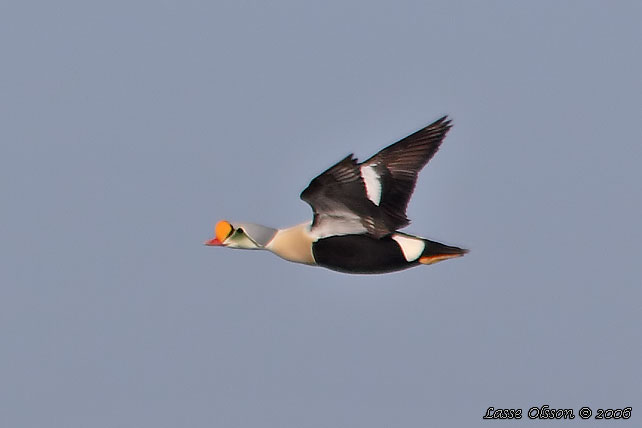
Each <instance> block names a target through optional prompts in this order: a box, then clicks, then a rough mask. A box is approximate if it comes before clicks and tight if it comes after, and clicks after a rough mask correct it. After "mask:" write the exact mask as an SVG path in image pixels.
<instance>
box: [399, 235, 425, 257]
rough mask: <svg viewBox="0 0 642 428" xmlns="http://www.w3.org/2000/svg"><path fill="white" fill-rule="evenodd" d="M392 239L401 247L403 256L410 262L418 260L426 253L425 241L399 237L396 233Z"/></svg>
mask: <svg viewBox="0 0 642 428" xmlns="http://www.w3.org/2000/svg"><path fill="white" fill-rule="evenodd" d="M392 239H394V240H395V241H397V244H399V246H400V247H401V252H402V253H403V256H404V257H405V258H406V261H408V262H412V261H415V260H417V259H418V258H419V256H421V253H423V252H424V248H426V244H424V241H422V240H421V239H419V238H411V237H409V236H404V235H398V234H396V233H395V234H394V235H392Z"/></svg>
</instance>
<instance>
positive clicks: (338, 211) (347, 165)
mask: <svg viewBox="0 0 642 428" xmlns="http://www.w3.org/2000/svg"><path fill="white" fill-rule="evenodd" d="M301 199H303V200H304V201H305V202H307V203H308V204H310V206H311V207H312V210H313V211H314V221H313V222H312V228H313V230H314V232H315V234H316V235H318V236H320V237H322V236H327V235H347V234H360V233H369V234H372V235H375V236H384V235H386V234H387V233H389V231H388V229H387V228H386V227H385V225H384V224H383V223H382V221H381V219H380V218H378V217H380V212H379V211H380V210H379V209H378V207H377V206H376V205H375V204H373V203H372V201H370V200H369V199H368V198H367V197H366V188H365V184H364V181H363V177H362V176H361V170H360V168H359V165H357V161H356V159H354V157H353V156H352V155H349V156H347V157H345V158H344V159H343V160H341V161H340V162H338V163H337V164H336V165H334V166H332V167H331V168H329V169H328V170H327V171H325V172H323V173H321V174H320V175H319V176H318V177H316V178H315V179H313V180H312V181H311V182H310V185H309V186H308V187H307V188H306V189H305V190H304V191H303V192H302V193H301Z"/></svg>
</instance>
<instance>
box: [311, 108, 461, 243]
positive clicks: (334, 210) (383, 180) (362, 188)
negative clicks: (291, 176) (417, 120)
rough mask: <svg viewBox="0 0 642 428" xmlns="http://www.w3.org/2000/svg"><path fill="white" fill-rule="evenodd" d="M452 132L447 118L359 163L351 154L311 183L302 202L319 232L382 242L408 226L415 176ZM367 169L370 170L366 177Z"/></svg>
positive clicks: (322, 234) (316, 230) (319, 233)
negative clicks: (354, 235) (407, 212)
mask: <svg viewBox="0 0 642 428" xmlns="http://www.w3.org/2000/svg"><path fill="white" fill-rule="evenodd" d="M449 129H450V121H449V120H447V118H446V116H444V117H442V118H441V119H439V120H437V121H436V122H434V123H432V124H430V125H428V126H427V127H425V128H423V129H421V130H419V131H417V132H415V133H414V134H412V135H410V136H408V137H406V138H404V139H402V140H400V141H398V142H396V143H394V144H392V145H390V146H388V147H386V148H385V149H383V150H381V151H380V152H379V153H377V154H376V155H374V156H372V157H371V158H370V159H368V160H367V161H365V162H363V163H361V164H357V161H356V159H354V158H353V156H352V155H349V156H347V157H346V158H344V159H343V160H341V161H340V162H338V163H337V164H336V165H334V166H332V167H331V168H329V169H328V170H327V171H325V172H323V173H322V174H320V175H319V176H318V177H316V178H315V179H313V180H312V181H311V182H310V185H309V186H308V187H307V188H306V189H305V190H304V191H303V192H302V193H301V199H303V200H304V201H305V202H307V203H308V204H310V206H311V207H312V210H313V211H314V221H313V223H312V227H313V230H314V231H315V233H316V234H317V235H319V236H330V235H343V234H361V233H368V234H370V235H373V236H375V237H382V236H385V235H388V234H390V233H392V232H394V231H396V230H397V229H399V228H401V227H404V226H407V225H408V224H409V223H410V221H409V220H408V218H407V217H406V208H407V206H408V202H409V200H410V197H411V195H412V192H413V190H414V188H415V183H416V182H417V175H418V173H419V171H420V170H421V169H422V168H423V167H424V166H425V165H426V164H427V163H428V161H429V160H430V158H431V157H432V156H433V155H434V154H435V153H436V152H437V149H438V148H439V145H440V144H441V142H442V141H443V139H444V137H445V136H446V133H447V132H448V130H449ZM364 168H369V169H370V171H368V174H364V172H363V171H364ZM364 177H367V179H364ZM368 186H371V187H372V189H371V188H368ZM374 188H376V189H377V190H376V191H375V190H373V189H374ZM375 194H376V196H372V195H375ZM377 196H378V197H377Z"/></svg>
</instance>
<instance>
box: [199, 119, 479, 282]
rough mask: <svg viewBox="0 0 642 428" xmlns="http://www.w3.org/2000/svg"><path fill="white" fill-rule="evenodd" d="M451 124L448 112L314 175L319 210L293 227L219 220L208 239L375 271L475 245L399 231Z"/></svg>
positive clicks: (308, 192) (310, 193) (307, 194)
mask: <svg viewBox="0 0 642 428" xmlns="http://www.w3.org/2000/svg"><path fill="white" fill-rule="evenodd" d="M450 127H451V122H450V120H448V118H447V116H444V117H442V118H441V119H439V120H437V121H435V122H434V123H432V124H430V125H428V126H426V127H425V128H422V129H420V130H419V131H417V132H415V133H414V134H412V135H409V136H408V137H406V138H404V139H402V140H400V141H398V142H396V143H394V144H392V145H390V146H388V147H386V148H384V149H383V150H381V151H380V152H379V153H377V154H376V155H374V156H372V157H371V158H370V159H368V160H366V161H364V162H361V163H358V162H357V160H356V159H355V158H354V156H353V155H349V156H347V157H346V158H344V159H343V160H341V161H340V162H338V163H337V164H336V165H334V166H332V167H331V168H329V169H328V170H327V171H325V172H323V173H322V174H320V175H319V176H318V177H316V178H315V179H313V180H312V181H311V182H310V185H309V186H308V187H307V188H306V189H305V190H304V191H303V192H302V193H301V199H302V200H304V201H305V202H307V203H308V204H310V206H311V207H312V211H313V212H314V217H313V220H312V222H306V223H303V224H299V225H296V226H293V227H289V228H286V229H273V228H271V227H266V226H261V225H258V224H252V223H237V222H229V221H226V220H222V221H219V222H218V223H217V224H216V227H215V236H214V238H212V239H210V240H208V241H206V242H205V245H210V246H223V247H228V248H241V249H246V250H268V251H271V252H273V253H274V254H276V255H277V256H279V257H281V258H283V259H285V260H289V261H291V262H296V263H304V264H308V265H316V266H322V267H325V268H328V269H332V270H335V271H339V272H345V273H361V274H375V273H386V272H394V271H398V270H402V269H406V268H409V267H412V266H418V265H429V264H432V263H436V262H439V261H442V260H447V259H452V258H454V257H460V256H463V255H464V254H466V253H467V252H468V250H465V249H463V248H458V247H452V246H449V245H444V244H440V243H439V242H434V241H430V240H428V239H424V238H420V237H418V236H413V235H409V234H406V233H402V232H399V231H398V230H399V229H401V228H403V227H405V226H407V225H408V224H410V220H408V218H407V217H406V208H407V206H408V202H409V201H410V197H411V196H412V192H413V190H414V188H415V183H416V182H417V175H418V174H419V171H421V169H422V168H423V167H424V166H425V165H426V164H427V163H428V161H429V160H430V159H431V158H432V157H433V155H434V154H435V153H436V152H437V150H438V149H439V146H440V145H441V142H442V141H443V139H444V137H445V136H446V133H447V132H448V130H449V129H450Z"/></svg>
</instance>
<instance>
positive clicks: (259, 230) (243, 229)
mask: <svg viewBox="0 0 642 428" xmlns="http://www.w3.org/2000/svg"><path fill="white" fill-rule="evenodd" d="M276 232H277V230H276V229H272V228H271V227H266V226H261V225H259V224H252V223H235V225H232V223H230V222H229V221H227V220H221V221H219V222H218V223H216V227H215V228H214V238H212V239H210V240H208V241H205V245H209V246H222V247H229V248H242V249H245V250H260V249H263V248H265V246H266V245H267V244H268V243H269V242H270V241H271V240H272V238H273V237H274V235H275V234H276Z"/></svg>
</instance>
